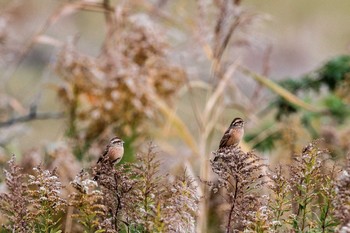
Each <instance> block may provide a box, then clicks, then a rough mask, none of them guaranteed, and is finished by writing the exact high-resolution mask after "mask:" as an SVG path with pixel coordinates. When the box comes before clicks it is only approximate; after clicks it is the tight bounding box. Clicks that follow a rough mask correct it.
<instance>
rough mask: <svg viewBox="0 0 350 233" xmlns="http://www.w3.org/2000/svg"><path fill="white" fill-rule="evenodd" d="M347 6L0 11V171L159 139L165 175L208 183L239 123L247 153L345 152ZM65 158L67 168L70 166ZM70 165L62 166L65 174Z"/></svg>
mask: <svg viewBox="0 0 350 233" xmlns="http://www.w3.org/2000/svg"><path fill="white" fill-rule="evenodd" d="M349 10H350V2H349V1H343V0H334V1H326V0H309V1H307V2H305V1H301V0H299V1H296V0H285V1H272V0H267V1H259V0H246V1H240V0H235V1H234V0H232V1H231V0H230V1H229V0H226V1H225V0H213V1H210V0H199V1H188V0H178V1H169V0H131V1H102V0H101V1H98V0H85V1H63V0H60V1H59V0H50V1H35V0H26V1H23V0H22V1H21V0H8V1H6V0H1V1H0V65H1V67H0V69H1V70H0V74H1V77H0V166H1V167H3V166H4V164H5V163H6V161H7V160H8V159H9V158H10V156H11V155H12V154H16V157H17V160H18V161H22V162H21V163H22V164H23V166H24V167H27V168H28V169H29V168H30V167H32V166H35V165H37V164H38V163H40V162H42V161H44V164H47V166H48V167H55V166H61V167H64V168H65V170H64V171H63V172H61V173H62V174H68V175H67V182H68V181H69V179H70V178H71V177H74V175H75V174H76V173H77V172H78V171H79V170H80V169H81V168H82V167H86V166H89V165H90V164H93V163H94V162H95V161H96V159H97V157H98V156H99V155H100V153H101V151H102V150H103V149H104V146H105V145H106V142H107V141H108V140H109V139H110V138H111V137H112V136H113V135H118V136H120V137H122V138H123V139H124V140H125V141H126V155H125V157H124V158H123V161H133V160H134V159H135V154H136V153H137V152H138V151H139V150H140V148H142V147H143V146H145V145H146V144H147V142H148V141H154V142H155V144H156V145H157V146H159V148H160V151H161V152H160V156H161V157H162V161H163V165H164V170H167V171H168V172H171V173H174V174H176V172H177V171H178V170H179V169H182V168H184V167H185V168H186V169H188V170H189V171H190V172H192V174H193V176H194V177H198V176H199V177H200V178H202V179H204V180H208V179H210V168H209V158H211V151H213V150H216V149H217V147H218V143H219V141H220V139H221V137H222V135H223V133H224V131H225V130H226V128H227V127H228V126H229V124H230V122H231V121H232V119H233V118H235V117H242V118H243V119H244V120H245V121H246V126H245V132H246V133H245V137H244V142H243V143H242V144H241V146H242V148H243V150H245V151H248V150H252V149H254V150H256V151H257V152H258V153H259V154H260V155H261V156H263V157H264V158H266V159H267V160H268V161H270V163H272V164H275V163H277V162H281V161H282V162H283V161H289V159H290V157H291V155H292V154H294V153H296V152H298V151H300V149H301V148H302V147H303V146H305V145H306V144H307V143H308V142H310V141H311V140H312V139H316V138H323V139H324V143H325V146H326V147H327V148H328V149H330V151H331V153H332V155H333V156H334V158H335V159H342V158H344V156H345V155H346V154H347V153H348V152H349V149H350V144H349V137H350V136H349V135H350V127H349V116H350V115H349V114H350V108H349V105H350V94H349V93H350V92H349V91H350V56H349V52H350V28H349V26H348V22H350V15H349V14H348V12H349ZM68 158H69V159H68ZM62 164H65V165H62Z"/></svg>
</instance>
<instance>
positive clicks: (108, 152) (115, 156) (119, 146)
mask: <svg viewBox="0 0 350 233" xmlns="http://www.w3.org/2000/svg"><path fill="white" fill-rule="evenodd" d="M123 145H124V141H123V140H121V139H120V138H118V137H114V138H112V139H111V140H110V141H109V143H108V145H107V146H106V149H105V151H104V152H103V154H102V155H101V156H100V158H99V159H98V160H97V163H100V162H102V161H103V160H104V159H108V160H109V161H110V162H111V163H112V164H114V163H119V162H120V160H121V159H122V158H123V155H124V146H123Z"/></svg>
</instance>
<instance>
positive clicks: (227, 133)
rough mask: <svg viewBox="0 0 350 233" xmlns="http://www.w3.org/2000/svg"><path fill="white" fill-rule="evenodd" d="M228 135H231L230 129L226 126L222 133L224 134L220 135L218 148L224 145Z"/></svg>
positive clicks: (228, 137)
mask: <svg viewBox="0 0 350 233" xmlns="http://www.w3.org/2000/svg"><path fill="white" fill-rule="evenodd" d="M230 136H231V129H230V128H228V129H227V130H226V132H225V133H224V136H222V138H221V141H220V146H219V149H220V148H222V147H225V145H226V143H227V141H228V140H229V139H230Z"/></svg>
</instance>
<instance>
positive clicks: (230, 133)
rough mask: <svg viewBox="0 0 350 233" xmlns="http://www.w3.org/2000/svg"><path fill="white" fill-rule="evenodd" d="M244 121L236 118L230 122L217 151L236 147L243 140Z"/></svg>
mask: <svg viewBox="0 0 350 233" xmlns="http://www.w3.org/2000/svg"><path fill="white" fill-rule="evenodd" d="M243 127H244V121H243V119H242V118H239V117H236V118H235V119H233V121H232V122H231V124H230V126H229V127H228V129H227V130H226V131H225V133H224V136H222V139H221V141H220V145H219V149H221V148H224V147H228V146H232V145H234V146H235V147H236V146H238V144H239V143H240V141H241V140H242V138H243V134H244V128H243Z"/></svg>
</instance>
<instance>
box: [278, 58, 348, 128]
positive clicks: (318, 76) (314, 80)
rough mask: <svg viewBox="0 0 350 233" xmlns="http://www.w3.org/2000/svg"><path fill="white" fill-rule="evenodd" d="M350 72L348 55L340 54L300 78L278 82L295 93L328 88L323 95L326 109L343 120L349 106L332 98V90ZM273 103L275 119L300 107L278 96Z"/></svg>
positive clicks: (333, 90) (296, 110)
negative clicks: (275, 113)
mask: <svg viewBox="0 0 350 233" xmlns="http://www.w3.org/2000/svg"><path fill="white" fill-rule="evenodd" d="M349 72H350V56H348V55H342V56H338V57H335V58H333V59H331V60H329V61H328V62H327V63H326V64H325V65H324V66H323V67H321V68H320V69H318V70H316V71H314V72H311V73H310V74H307V75H305V76H302V77H300V78H288V79H286V80H283V81H281V82H280V85H281V86H283V87H284V88H286V89H287V90H289V91H291V92H292V93H295V94H302V93H308V92H310V91H316V92H319V91H320V89H321V87H323V86H324V87H327V88H328V91H329V92H328V95H326V96H325V100H326V101H325V103H326V105H325V106H326V107H327V109H329V110H330V113H331V114H332V116H333V117H334V118H336V119H338V120H339V121H344V119H345V117H346V116H348V112H349V108H343V107H344V106H347V105H346V104H345V103H344V102H343V101H342V100H341V99H339V98H338V99H337V100H335V99H334V97H333V96H334V92H335V91H336V89H337V88H339V87H340V85H341V83H343V82H344V81H345V79H346V77H347V75H349ZM273 105H274V106H275V107H276V108H277V115H276V117H277V119H281V117H282V116H284V115H289V114H292V113H296V112H299V111H300V109H299V108H297V107H296V106H294V105H292V104H290V103H289V102H288V101H286V100H285V99H282V98H280V97H279V98H278V99H277V100H276V102H274V103H273Z"/></svg>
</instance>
